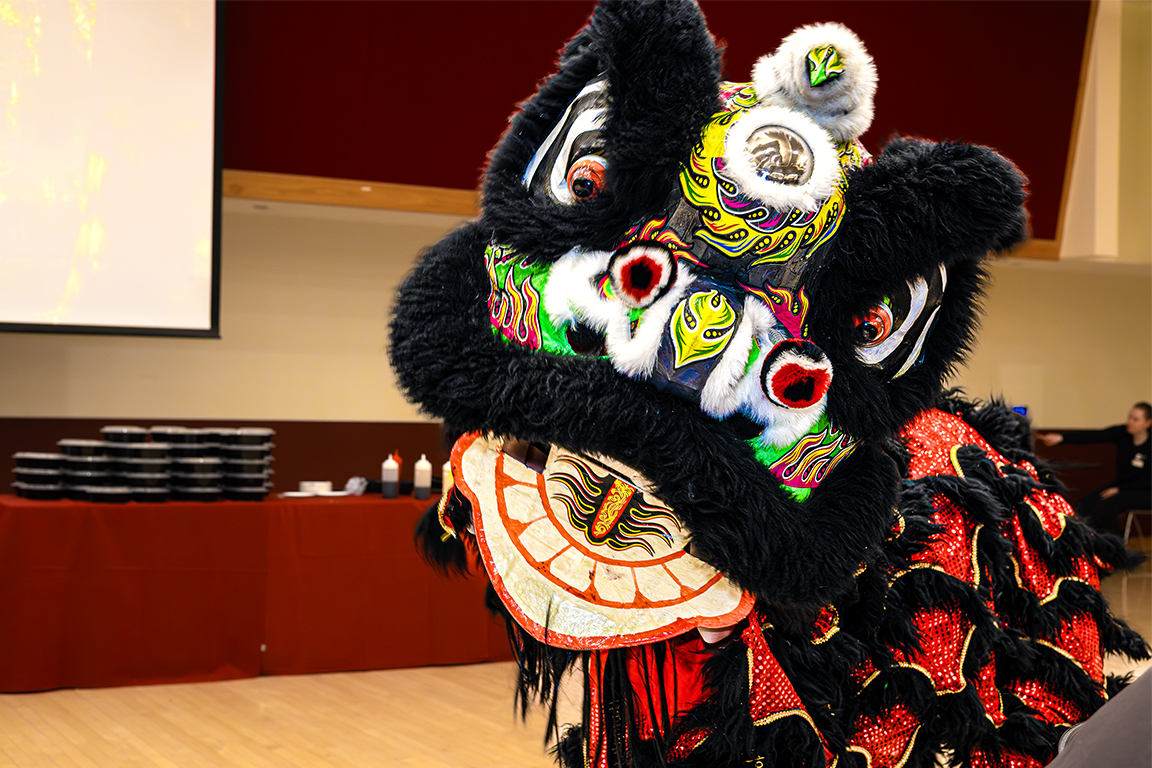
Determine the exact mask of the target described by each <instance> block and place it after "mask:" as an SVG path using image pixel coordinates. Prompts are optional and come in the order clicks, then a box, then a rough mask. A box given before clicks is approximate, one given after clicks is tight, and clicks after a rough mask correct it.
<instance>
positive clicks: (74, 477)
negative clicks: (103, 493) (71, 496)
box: [64, 470, 115, 487]
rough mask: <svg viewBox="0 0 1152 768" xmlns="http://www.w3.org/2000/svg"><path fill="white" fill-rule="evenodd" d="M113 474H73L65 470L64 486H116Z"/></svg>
mask: <svg viewBox="0 0 1152 768" xmlns="http://www.w3.org/2000/svg"><path fill="white" fill-rule="evenodd" d="M114 478H115V475H113V474H112V473H111V472H72V471H69V470H64V485H66V486H71V487H87V486H93V487H104V486H109V485H114V482H113V480H114Z"/></svg>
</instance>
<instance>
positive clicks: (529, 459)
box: [391, 2, 1146, 768]
mask: <svg viewBox="0 0 1152 768" xmlns="http://www.w3.org/2000/svg"><path fill="white" fill-rule="evenodd" d="M876 83H877V79H876V71H875V68H874V66H873V63H872V60H871V58H870V57H869V55H868V53H867V51H866V50H865V48H864V46H863V45H862V43H861V42H860V40H859V39H858V38H857V37H856V36H855V35H854V34H853V33H852V32H851V31H849V30H848V29H846V28H844V27H842V26H840V25H837V24H821V25H816V26H809V27H803V28H801V29H798V30H796V31H795V32H793V33H792V34H791V35H789V36H788V37H787V38H786V39H785V40H784V41H783V43H782V44H781V46H780V47H779V49H778V50H777V51H776V52H775V53H774V54H772V55H769V56H765V57H763V58H761V59H760V60H759V61H758V62H757V64H756V66H755V68H754V70H753V72H752V78H751V82H748V83H729V82H722V81H721V80H720V78H719V53H718V51H717V47H716V44H715V42H714V41H713V39H712V37H711V36H710V35H709V33H708V30H707V28H706V26H705V23H704V19H703V17H702V15H701V14H700V11H699V9H698V8H697V7H696V6H695V5H694V4H692V3H690V2H605V3H602V4H601V5H600V6H599V7H598V8H597V9H596V11H595V13H594V15H593V16H592V18H591V20H590V21H589V23H588V25H587V26H586V27H585V28H584V29H583V30H581V31H580V32H579V34H577V35H576V37H575V38H573V39H572V40H571V42H569V44H568V45H567V47H566V48H565V49H564V51H563V53H562V55H561V58H560V63H559V69H558V71H557V72H556V74H554V75H553V76H552V77H551V78H550V79H549V80H548V81H547V82H546V83H545V84H544V85H543V86H542V87H541V88H540V90H539V92H538V93H537V94H536V95H535V96H534V97H532V98H531V99H529V100H528V101H527V102H525V103H524V104H523V105H521V108H520V110H519V112H518V113H517V114H516V115H515V116H514V117H513V119H512V121H511V124H510V126H509V128H508V130H507V132H506V133H505V135H504V137H503V138H502V139H501V141H500V143H499V145H498V146H497V147H496V149H495V150H494V151H493V153H492V155H491V158H490V162H489V165H488V168H487V171H486V175H485V180H484V188H483V212H482V214H481V216H480V217H479V220H477V221H475V222H473V223H470V224H467V225H466V226H464V227H463V228H461V229H460V230H458V231H456V232H454V233H453V234H451V235H449V236H448V237H446V238H445V239H444V240H443V241H441V242H440V243H438V244H437V245H435V246H433V247H432V248H431V249H430V250H429V251H428V252H427V253H426V254H425V255H424V256H423V259H422V261H421V263H420V264H419V266H418V267H417V268H416V270H415V272H414V273H413V274H412V275H411V276H410V277H409V278H408V279H407V281H406V282H405V283H404V285H403V287H402V288H401V291H400V295H399V298H398V301H397V304H396V310H395V317H394V319H393V322H392V328H391V357H392V362H393V365H394V367H395V369H396V371H397V374H398V377H399V381H400V383H401V386H402V387H403V388H404V389H405V390H406V391H407V392H408V394H409V395H410V396H411V397H412V398H413V399H414V400H416V401H417V402H419V403H420V404H421V405H422V407H423V408H424V409H425V410H426V411H427V412H428V413H430V414H433V415H435V416H438V417H440V418H443V419H444V423H445V427H446V429H447V430H449V431H450V432H452V434H453V435H458V436H459V439H458V440H457V441H456V444H455V447H454V449H453V455H452V465H453V473H454V477H455V485H454V487H453V488H451V489H446V492H445V494H444V497H443V498H442V500H441V503H440V504H439V505H438V506H437V507H434V508H433V509H431V510H430V511H429V513H428V515H426V517H425V521H424V523H423V524H422V526H421V531H420V539H421V541H422V542H423V545H424V548H425V551H426V553H427V554H428V555H429V557H430V558H431V559H432V560H434V561H435V562H437V563H440V564H443V565H449V566H455V567H460V568H468V567H469V566H476V567H481V566H482V567H483V568H484V570H485V571H486V573H487V575H488V577H489V579H490V580H491V584H492V591H493V592H494V594H495V596H496V597H497V598H498V599H494V600H492V604H493V606H494V607H495V608H496V609H497V610H498V611H499V612H501V613H502V615H503V616H504V617H505V620H506V621H507V622H508V627H509V637H510V640H511V643H512V646H513V650H514V651H515V654H516V657H517V659H518V661H519V665H520V691H519V693H520V695H521V696H522V697H523V700H524V701H525V702H527V700H528V699H530V698H533V697H537V698H539V699H540V700H541V701H542V702H543V703H544V704H546V705H551V706H552V707H553V714H554V713H555V709H554V707H555V697H556V690H557V686H558V684H559V680H560V678H561V676H562V675H563V674H564V673H566V672H568V671H569V670H573V669H576V670H579V672H580V673H581V674H582V675H583V677H584V689H585V694H584V699H585V700H584V722H583V723H581V724H579V725H575V726H571V727H569V728H568V729H567V731H566V732H565V733H564V734H563V735H561V736H560V738H559V742H558V747H557V754H558V758H559V760H560V761H561V762H562V763H563V764H564V765H565V766H569V767H570V768H574V767H575V766H595V768H607V767H608V766H620V767H623V766H648V765H700V766H746V765H750V764H758V765H781V766H784V765H787V766H793V765H795V766H823V765H839V766H842V768H849V767H860V768H863V767H864V766H870V767H872V768H879V767H880V766H920V765H930V764H932V763H933V761H934V760H935V756H936V754H937V753H938V752H940V751H942V750H948V751H951V753H952V755H953V759H954V760H957V761H959V763H958V764H971V765H975V766H993V765H996V766H1000V765H1003V766H1013V768H1016V767H1026V766H1038V765H1041V764H1043V763H1044V762H1046V761H1047V760H1048V759H1050V758H1051V756H1052V755H1053V754H1054V750H1055V745H1056V742H1057V740H1058V738H1059V736H1060V734H1061V733H1062V731H1063V730H1064V729H1066V728H1067V727H1068V726H1069V725H1071V724H1073V723H1076V722H1078V721H1080V720H1082V719H1083V718H1085V717H1087V716H1088V715H1089V714H1091V712H1093V711H1094V710H1095V709H1097V708H1098V707H1100V706H1101V705H1102V703H1103V702H1104V701H1105V700H1106V699H1107V697H1108V695H1109V693H1110V692H1112V691H1114V690H1115V689H1116V688H1117V686H1118V683H1117V682H1116V681H1109V680H1107V679H1105V677H1104V674H1103V668H1102V661H1101V659H1102V654H1103V653H1105V652H1108V651H1118V652H1125V653H1128V654H1129V655H1132V656H1135V657H1142V656H1144V655H1146V647H1145V645H1144V643H1143V641H1142V640H1141V639H1140V638H1139V637H1138V636H1137V635H1135V634H1134V633H1132V632H1131V631H1130V630H1128V629H1127V628H1125V627H1124V626H1123V625H1122V624H1121V623H1118V622H1116V621H1115V620H1114V619H1113V618H1112V617H1111V616H1110V615H1109V613H1108V610H1107V607H1106V606H1105V604H1104V602H1103V600H1102V598H1101V597H1100V594H1099V592H1098V585H1099V574H1100V572H1101V571H1104V570H1108V569H1111V568H1113V567H1117V566H1122V565H1125V564H1126V556H1125V554H1124V552H1123V550H1122V548H1121V547H1119V546H1118V545H1117V543H1116V542H1114V541H1113V540H1111V539H1108V538H1107V537H1100V536H1097V535H1095V534H1093V533H1092V532H1091V531H1090V530H1089V529H1087V528H1086V527H1085V526H1083V525H1081V524H1080V523H1079V521H1077V520H1076V519H1075V518H1074V517H1072V516H1071V510H1070V508H1069V507H1068V505H1067V504H1066V502H1064V500H1063V499H1062V498H1061V497H1060V496H1058V495H1056V494H1055V493H1054V491H1053V489H1054V481H1053V479H1052V478H1051V476H1050V475H1048V473H1047V472H1046V471H1045V470H1044V469H1043V468H1041V467H1039V466H1038V464H1037V462H1036V461H1035V459H1034V458H1032V457H1031V456H1030V454H1029V453H1028V449H1029V447H1030V442H1029V441H1030V438H1029V432H1028V428H1027V425H1026V424H1024V423H1022V422H1020V421H1018V420H1017V419H1016V417H1014V415H1012V414H1010V413H1008V412H1007V411H1006V410H1005V409H1003V408H1002V407H1000V406H998V405H995V404H971V403H966V402H964V401H961V400H959V399H957V398H955V397H949V396H946V395H944V394H942V392H941V386H942V380H943V378H944V376H945V375H946V374H947V373H948V372H949V371H950V369H951V368H952V366H953V365H955V364H956V363H957V361H958V360H959V359H960V358H961V357H962V355H963V354H964V352H965V351H966V349H967V347H968V345H969V343H970V342H971V340H972V334H973V329H974V324H975V315H976V301H977V299H978V297H979V294H980V291H981V285H982V282H983V280H984V271H983V266H982V262H983V260H984V258H985V257H986V256H987V254H989V253H990V252H996V251H1003V250H1006V249H1008V248H1010V247H1011V246H1013V245H1015V244H1017V243H1018V242H1020V241H1021V240H1022V239H1023V238H1024V237H1025V236H1026V230H1027V217H1026V215H1025V212H1024V209H1023V203H1024V198H1025V191H1024V185H1025V181H1024V179H1023V177H1022V176H1021V175H1020V173H1019V172H1018V171H1017V169H1016V168H1015V167H1014V166H1013V165H1012V164H1011V163H1010V162H1009V161H1007V160H1005V159H1004V158H1003V157H1001V156H999V155H998V154H996V153H995V152H993V151H992V150H990V149H987V148H985V147H979V146H971V145H966V144H936V143H931V142H927V141H922V140H903V139H897V140H894V141H892V142H891V143H889V144H888V146H887V147H886V148H885V149H884V151H883V153H882V154H880V155H879V156H878V157H875V158H873V157H871V156H870V155H869V153H868V152H867V151H866V150H865V148H864V147H863V145H862V144H861V143H860V141H859V137H860V136H861V135H862V134H863V133H864V131H865V130H866V129H867V128H868V125H869V123H870V121H871V118H872V99H873V94H874V92H875V89H876Z"/></svg>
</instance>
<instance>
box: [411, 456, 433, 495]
mask: <svg viewBox="0 0 1152 768" xmlns="http://www.w3.org/2000/svg"><path fill="white" fill-rule="evenodd" d="M412 469H413V475H412V498H414V499H426V498H428V497H429V496H430V495H431V493H432V462H430V461H428V457H427V456H425V455H424V454H420V460H419V461H417V462H416V465H415V466H414V467H413V468H412Z"/></svg>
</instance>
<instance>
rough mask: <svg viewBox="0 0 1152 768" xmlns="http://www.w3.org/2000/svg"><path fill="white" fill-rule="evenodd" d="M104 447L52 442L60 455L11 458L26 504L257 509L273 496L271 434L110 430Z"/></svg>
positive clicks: (104, 431)
mask: <svg viewBox="0 0 1152 768" xmlns="http://www.w3.org/2000/svg"><path fill="white" fill-rule="evenodd" d="M100 433H101V436H102V437H103V438H104V439H103V440H77V439H71V438H69V439H64V440H58V441H57V443H56V445H57V446H58V447H59V449H60V452H59V453H30V452H21V453H16V454H15V455H14V456H13V458H14V459H15V461H16V466H15V468H14V469H13V470H12V471H13V473H14V474H15V475H16V481H15V482H14V483H12V486H13V488H15V491H16V495H17V496H22V497H24V498H27V499H45V500H48V499H62V498H68V499H76V500H82V501H95V502H112V503H119V502H126V501H130V500H134V501H142V502H159V501H167V500H168V499H173V500H176V501H217V500H219V499H222V498H224V499H233V500H237V501H260V500H262V499H263V498H264V497H265V496H267V495H268V491H269V490H270V489H271V488H272V480H271V476H272V473H273V470H272V466H271V465H272V461H273V457H272V448H273V447H274V444H273V443H272V442H271V438H272V435H273V434H274V432H273V430H271V429H267V428H264V427H241V428H239V429H236V428H231V427H210V428H207V429H190V428H187V427H178V426H160V427H152V428H151V429H147V428H145V427H136V426H122V425H113V426H107V427H103V428H102V429H101V430H100Z"/></svg>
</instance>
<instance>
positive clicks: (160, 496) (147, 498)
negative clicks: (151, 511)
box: [131, 488, 169, 504]
mask: <svg viewBox="0 0 1152 768" xmlns="http://www.w3.org/2000/svg"><path fill="white" fill-rule="evenodd" d="M131 491H132V500H133V501H139V502H141V503H142V504H159V503H162V502H165V501H168V495H169V491H168V489H167V488H132V489H131Z"/></svg>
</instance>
